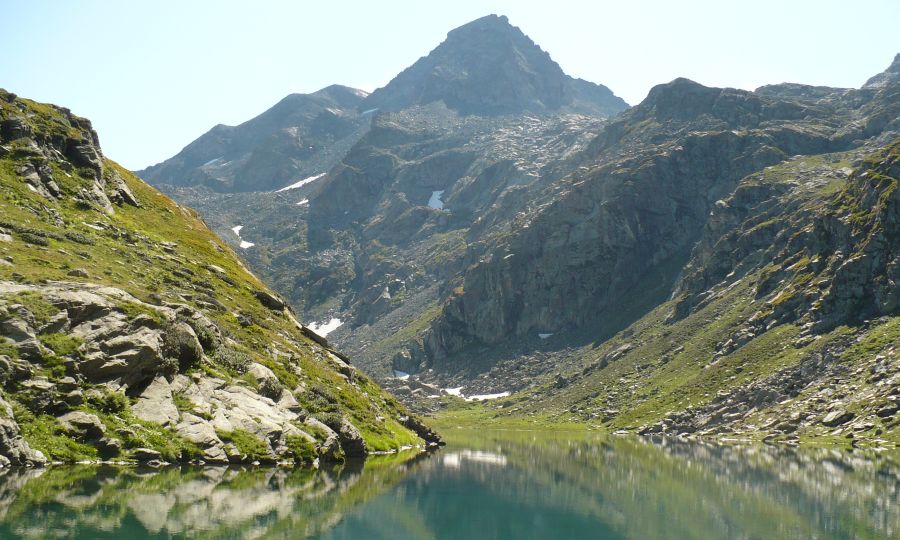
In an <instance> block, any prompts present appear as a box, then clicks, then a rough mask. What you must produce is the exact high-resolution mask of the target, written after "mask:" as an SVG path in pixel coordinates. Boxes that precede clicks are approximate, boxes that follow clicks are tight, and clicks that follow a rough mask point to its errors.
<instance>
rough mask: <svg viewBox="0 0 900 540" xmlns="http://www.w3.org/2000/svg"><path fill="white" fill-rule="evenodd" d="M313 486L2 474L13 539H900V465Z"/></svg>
mask: <svg viewBox="0 0 900 540" xmlns="http://www.w3.org/2000/svg"><path fill="white" fill-rule="evenodd" d="M446 435H447V438H448V440H449V442H450V444H449V445H448V447H447V448H446V449H445V450H442V451H439V452H435V453H430V454H414V453H407V454H405V455H399V456H388V457H382V458H376V459H370V460H369V461H366V462H365V463H348V464H346V465H344V466H338V467H333V468H327V469H322V470H319V471H312V470H289V469H269V468H255V469H242V468H191V467H170V468H163V469H135V468H117V467H110V466H101V467H94V466H74V467H52V468H49V469H46V470H12V471H2V472H0V538H48V537H57V538H77V539H82V538H129V539H131V538H134V539H141V538H228V539H232V538H233V539H237V538H302V537H321V538H331V539H350V538H352V539H361V538H365V539H370V538H372V539H375V538H385V539H387V538H390V539H404V538H414V539H420V538H423V539H430V538H434V539H439V538H453V539H456V538H459V539H463V538H466V539H469V538H473V539H474V538H511V539H512V538H516V539H518V538H541V539H546V538H600V539H618V538H634V539H644V538H673V539H675V538H678V539H682V538H698V539H706V538H709V539H713V538H715V539H719V538H737V539H741V538H746V539H750V538H765V539H769V538H804V539H806V538H820V539H838V538H896V537H897V535H898V534H900V499H898V492H900V480H898V472H900V465H898V460H897V458H898V456H897V455H896V454H892V455H875V454H866V453H860V452H854V453H848V452H842V451H836V450H801V451H796V450H792V449H789V448H781V447H769V446H745V447H739V446H716V445H707V444H703V443H697V442H688V441H678V440H656V441H650V440H643V439H634V438H604V437H599V436H592V435H590V434H586V433H555V434H541V433H538V432H527V431H504V432H500V431H498V432H487V431H484V430H479V431H469V430H450V431H449V432H448V433H446Z"/></svg>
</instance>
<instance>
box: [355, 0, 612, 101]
mask: <svg viewBox="0 0 900 540" xmlns="http://www.w3.org/2000/svg"><path fill="white" fill-rule="evenodd" d="M585 84H587V85H588V86H589V87H585ZM436 101H443V102H444V104H445V105H447V107H449V108H451V109H453V110H456V111H458V112H460V113H462V114H479V115H498V114H513V113H521V112H526V111H527V112H537V113H541V112H552V111H558V110H561V109H568V110H571V111H574V112H587V113H593V114H606V115H609V114H615V113H617V112H619V111H621V110H623V109H625V108H627V104H626V103H625V102H624V101H622V100H621V99H620V98H618V97H616V96H615V95H613V93H612V92H611V91H610V90H609V89H608V88H606V87H604V86H601V85H594V84H592V83H585V82H584V81H576V80H575V79H572V78H571V77H569V76H568V75H566V74H565V73H564V72H563V70H562V68H560V67H559V64H557V63H556V62H554V61H553V59H552V58H550V55H549V54H547V52H545V51H544V50H542V49H541V48H540V47H539V46H538V45H536V44H535V43H534V42H533V41H532V40H531V39H530V38H529V37H528V36H526V35H525V34H524V33H523V32H522V31H521V30H520V29H519V28H517V27H515V26H513V25H511V24H510V23H509V19H507V18H506V17H505V16H499V15H487V16H485V17H481V18H480V19H476V20H474V21H472V22H470V23H467V24H464V25H463V26H460V27H458V28H456V29H454V30H451V31H450V32H449V33H448V34H447V38H446V39H445V40H444V42H443V43H441V44H440V45H438V46H437V48H435V49H434V50H433V51H431V52H430V53H429V54H428V56H425V57H423V58H420V59H419V60H418V61H417V62H416V63H415V64H413V65H412V66H410V67H409V68H407V69H405V70H404V71H403V72H401V73H400V74H399V75H397V76H396V77H395V78H394V79H393V80H391V82H389V83H388V84H387V86H385V87H384V88H379V89H378V90H376V91H375V92H373V93H372V94H371V95H370V96H369V97H368V98H366V100H365V101H364V102H363V104H362V105H361V107H364V108H366V109H372V108H380V109H387V110H399V109H404V108H407V107H411V106H415V105H427V104H429V103H432V102H436Z"/></svg>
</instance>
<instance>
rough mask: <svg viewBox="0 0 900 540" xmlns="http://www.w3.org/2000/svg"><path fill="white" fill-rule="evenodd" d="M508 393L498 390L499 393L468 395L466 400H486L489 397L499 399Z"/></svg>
mask: <svg viewBox="0 0 900 540" xmlns="http://www.w3.org/2000/svg"><path fill="white" fill-rule="evenodd" d="M508 395H509V392H500V393H499V394H478V395H475V396H469V397H467V398H466V401H486V400H489V399H499V398H503V397H506V396H508Z"/></svg>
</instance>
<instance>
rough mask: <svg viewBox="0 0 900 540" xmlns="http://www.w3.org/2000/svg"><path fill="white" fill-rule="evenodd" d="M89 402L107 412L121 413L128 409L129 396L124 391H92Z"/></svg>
mask: <svg viewBox="0 0 900 540" xmlns="http://www.w3.org/2000/svg"><path fill="white" fill-rule="evenodd" d="M87 401H88V404H90V405H91V406H92V407H94V408H95V409H97V410H98V411H101V412H105V413H109V414H112V413H120V412H124V411H125V410H126V409H128V405H129V401H128V397H127V396H126V395H125V394H124V393H123V392H113V391H110V390H106V391H103V392H99V393H98V392H91V393H90V394H88V398H87Z"/></svg>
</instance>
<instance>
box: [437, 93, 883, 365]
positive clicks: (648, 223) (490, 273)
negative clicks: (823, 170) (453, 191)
mask: <svg viewBox="0 0 900 540" xmlns="http://www.w3.org/2000/svg"><path fill="white" fill-rule="evenodd" d="M770 94H771V92H770ZM828 95H831V96H836V97H835V98H834V100H833V101H832V102H829V103H827V104H823V103H822V102H821V100H819V99H818V98H817V99H815V100H811V101H804V100H802V99H799V98H797V94H796V93H794V96H793V97H792V99H790V100H782V99H779V98H777V97H773V96H771V95H764V96H763V95H756V94H754V93H750V92H745V91H739V90H727V89H726V90H722V89H715V88H706V87H703V86H701V85H699V84H697V83H694V82H691V81H688V80H686V79H678V80H675V81H673V82H672V83H669V84H666V85H660V86H658V87H655V88H654V89H653V90H652V91H651V92H650V94H649V96H648V97H647V99H646V100H645V101H644V102H643V103H641V104H640V105H638V106H637V107H635V108H633V109H631V110H629V111H627V112H626V113H624V114H623V115H622V116H621V117H620V118H619V119H617V120H615V121H614V122H612V123H611V124H610V125H609V126H608V127H607V128H606V129H604V130H603V131H602V132H601V133H600V135H599V136H598V137H597V139H595V140H594V142H593V143H592V144H591V146H590V147H589V148H588V149H587V150H585V151H584V152H583V153H582V154H581V155H580V156H578V157H577V158H576V159H575V162H576V163H579V164H580V166H581V168H582V169H581V170H579V171H578V172H575V173H572V174H570V175H569V176H567V177H565V178H563V179H562V180H561V181H559V182H557V183H556V184H555V185H554V190H553V191H552V192H550V193H547V194H546V197H545V198H546V199H547V200H549V201H551V202H549V203H548V204H546V205H543V206H542V207H540V209H539V211H537V212H533V213H531V214H530V215H529V214H526V216H524V217H523V219H521V220H520V222H519V224H518V225H519V227H518V230H517V231H514V232H513V233H511V234H510V235H509V236H508V237H507V238H504V239H501V240H499V241H497V242H496V244H495V245H493V246H491V247H490V248H489V249H487V250H485V251H486V252H487V255H483V256H482V257H481V259H480V260H478V261H477V262H476V263H475V264H474V265H473V266H471V267H470V268H469V269H468V270H467V271H466V274H465V278H464V280H463V282H462V284H461V287H459V289H458V291H457V292H456V293H454V294H453V295H452V296H451V298H450V299H449V301H448V302H447V304H446V305H445V307H444V309H443V312H442V314H441V316H440V317H438V318H437V319H436V320H435V321H434V322H433V323H432V325H431V331H430V333H429V334H428V336H427V337H426V345H427V352H428V355H429V356H430V357H431V358H432V359H433V360H435V361H443V359H444V358H447V357H451V356H453V355H455V354H459V353H461V351H463V350H465V349H467V348H472V347H478V346H481V347H483V346H485V345H488V346H491V345H496V344H498V343H502V342H506V341H508V340H509V338H510V336H519V337H521V336H529V335H536V334H538V333H557V332H560V331H562V330H566V329H570V328H578V327H581V326H584V325H585V324H587V323H589V322H594V323H595V325H594V326H593V327H594V328H595V332H596V333H598V334H599V335H601V336H602V335H610V334H611V333H613V332H615V331H616V330H619V329H621V328H623V327H624V326H627V324H628V323H629V322H630V321H629V320H627V319H624V320H623V319H622V318H621V317H619V315H620V313H621V311H622V310H621V309H620V307H619V306H621V305H622V304H623V303H625V302H628V303H630V308H632V309H634V308H635V306H639V305H641V303H644V304H645V307H644V308H643V309H644V310H647V309H649V308H650V307H652V306H653V305H656V304H658V303H659V302H661V301H663V300H664V299H665V297H666V296H668V293H669V291H670V290H671V284H672V283H674V280H675V278H676V277H677V275H678V274H679V272H680V271H681V266H680V263H678V260H679V259H681V260H682V261H683V260H685V259H686V257H687V253H688V252H689V251H690V249H691V247H692V246H693V245H694V243H695V242H696V241H697V239H698V236H699V235H700V233H701V231H702V229H703V226H704V223H706V221H707V216H708V214H709V212H710V210H711V209H712V208H713V203H714V202H715V201H716V200H718V199H719V198H721V197H724V196H726V195H727V194H729V193H731V192H732V190H733V189H734V187H735V186H736V185H737V183H738V181H739V180H740V179H741V178H742V177H743V176H745V175H747V174H749V173H751V172H753V171H756V170H760V169H762V168H763V167H766V166H769V165H773V164H775V163H778V162H780V161H782V160H784V159H785V158H786V157H788V156H791V155H796V154H818V153H821V152H827V151H834V150H840V149H844V148H846V147H847V146H848V145H849V144H851V143H850V142H848V140H847V139H848V137H847V135H846V133H845V132H843V131H841V129H842V128H843V124H842V122H841V120H845V121H847V122H852V121H853V120H855V119H856V118H858V117H859V115H860V114H861V113H860V111H862V113H863V114H864V113H865V112H866V111H867V110H869V109H870V108H872V107H873V102H864V106H863V107H858V109H850V108H849V107H848V105H847V103H848V102H850V103H852V101H853V100H851V99H850V98H847V97H846V95H845V92H842V91H839V90H835V91H833V92H829V93H828ZM888 97H889V96H888ZM870 99H873V101H874V102H876V103H877V102H878V101H879V100H884V101H887V103H885V104H884V105H886V106H887V107H894V106H895V104H893V105H892V104H891V103H890V101H889V100H888V99H886V98H885V95H884V93H881V94H878V95H876V96H875V97H874V98H873V97H871V96H870ZM840 107H843V108H840ZM835 110H837V111H838V112H834V111H835ZM857 134H858V133H857ZM591 155H593V156H594V157H593V158H589V157H588V156H591ZM591 159H593V161H591ZM570 167H571V166H570ZM649 276H653V277H652V278H650V277H649ZM648 279H652V280H653V281H654V282H655V283H652V284H651V283H648ZM660 283H661V285H660ZM660 286H661V290H656V293H655V295H652V294H651V295H649V296H648V292H650V291H653V290H654V289H656V288H657V287H660ZM638 313H640V310H638ZM441 363H442V364H444V365H446V364H445V363H444V362H441Z"/></svg>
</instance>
